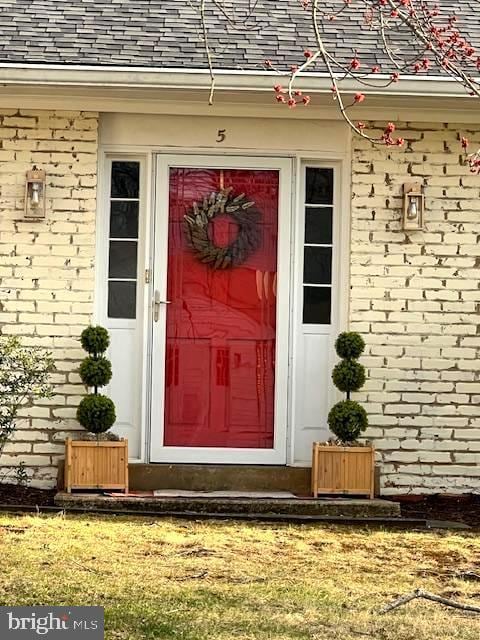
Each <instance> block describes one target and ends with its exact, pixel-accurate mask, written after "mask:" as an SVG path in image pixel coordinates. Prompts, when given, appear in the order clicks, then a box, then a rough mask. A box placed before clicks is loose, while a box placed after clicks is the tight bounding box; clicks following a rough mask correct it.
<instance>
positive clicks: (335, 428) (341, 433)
mask: <svg viewBox="0 0 480 640" xmlns="http://www.w3.org/2000/svg"><path fill="white" fill-rule="evenodd" d="M335 349H336V351H337V354H338V356H339V357H340V358H343V359H342V360H341V361H340V362H339V363H338V364H336V365H335V367H334V369H333V373H332V380H333V382H334V384H335V386H336V387H337V389H339V390H340V391H343V392H344V393H346V394H347V399H346V400H342V402H338V403H337V404H336V405H335V406H334V407H332V409H331V410H330V413H329V414H328V425H329V427H330V430H331V431H332V433H334V434H335V435H336V436H337V438H338V439H339V440H340V441H341V442H342V443H345V444H349V443H353V442H355V441H356V440H357V438H358V437H359V436H360V434H361V433H362V432H363V431H365V429H366V428H367V427H368V418H367V412H366V411H365V409H364V408H363V407H362V406H360V405H359V404H358V402H354V401H353V400H351V399H350V394H351V393H352V392H353V391H358V390H359V389H361V388H362V387H363V385H364V384H365V367H364V366H363V365H362V364H360V363H359V362H357V358H359V357H360V356H361V354H362V353H363V350H364V349H365V341H364V340H363V338H362V336H361V335H360V334H358V333H354V332H353V331H350V332H344V333H341V334H340V335H339V336H338V338H337V340H336V342H335Z"/></svg>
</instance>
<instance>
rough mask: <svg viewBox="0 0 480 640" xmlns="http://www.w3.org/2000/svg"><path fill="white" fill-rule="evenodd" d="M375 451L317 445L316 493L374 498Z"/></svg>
mask: <svg viewBox="0 0 480 640" xmlns="http://www.w3.org/2000/svg"><path fill="white" fill-rule="evenodd" d="M374 474H375V449H374V448H373V447H341V446H329V445H322V444H320V443H318V442H314V443H313V460H312V493H313V496H314V497H315V498H316V497H317V496H318V495H319V494H321V493H326V494H328V493H333V494H343V495H366V496H368V497H369V498H373V497H374V491H375V484H374V483H375V475H374Z"/></svg>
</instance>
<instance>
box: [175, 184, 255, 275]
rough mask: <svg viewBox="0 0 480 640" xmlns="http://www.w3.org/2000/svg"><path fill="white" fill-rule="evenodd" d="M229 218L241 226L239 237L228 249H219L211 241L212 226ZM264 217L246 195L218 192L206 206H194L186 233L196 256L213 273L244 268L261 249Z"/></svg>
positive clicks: (185, 224) (227, 191)
mask: <svg viewBox="0 0 480 640" xmlns="http://www.w3.org/2000/svg"><path fill="white" fill-rule="evenodd" d="M221 215H229V216H231V217H232V218H233V220H234V221H235V222H236V223H237V225H238V233H237V236H236V238H235V240H233V241H232V242H231V243H230V244H229V245H227V246H226V247H219V246H217V245H216V244H215V243H214V242H213V240H212V237H211V235H212V234H211V222H212V221H213V220H214V219H215V218H216V217H218V216H221ZM261 217H262V216H261V213H260V211H259V210H258V208H257V207H256V206H255V203H254V202H253V201H252V200H249V199H248V198H247V197H246V195H245V194H244V193H241V194H240V195H238V196H235V195H234V194H233V193H232V188H231V187H229V188H228V189H221V190H220V191H214V192H212V193H211V194H210V195H209V196H205V197H204V199H203V202H202V203H200V204H199V203H197V202H194V203H193V204H192V206H191V208H190V210H189V211H188V213H187V214H186V215H185V216H184V233H185V237H186V240H187V242H188V245H189V247H190V248H191V249H192V251H193V252H194V254H195V256H196V257H197V258H198V260H200V262H203V263H205V264H207V265H209V266H210V267H212V268H213V269H227V268H229V267H238V266H239V265H241V264H243V263H244V262H245V260H247V258H249V257H250V256H251V255H252V254H253V253H254V252H255V251H256V250H257V249H258V248H259V246H260V241H261V233H260V225H259V223H260V220H261Z"/></svg>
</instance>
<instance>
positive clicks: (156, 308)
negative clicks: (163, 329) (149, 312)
mask: <svg viewBox="0 0 480 640" xmlns="http://www.w3.org/2000/svg"><path fill="white" fill-rule="evenodd" d="M161 304H170V300H161V298H160V291H158V290H156V291H155V293H154V294H153V319H154V321H155V322H158V318H159V316H160V305H161Z"/></svg>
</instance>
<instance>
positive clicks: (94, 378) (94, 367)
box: [80, 356, 112, 387]
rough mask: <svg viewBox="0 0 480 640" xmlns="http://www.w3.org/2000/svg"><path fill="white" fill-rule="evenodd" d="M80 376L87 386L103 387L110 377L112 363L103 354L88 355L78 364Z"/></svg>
mask: <svg viewBox="0 0 480 640" xmlns="http://www.w3.org/2000/svg"><path fill="white" fill-rule="evenodd" d="M80 377H81V379H82V381H83V383H84V384H86V385H87V387H104V386H105V385H106V384H108V383H109V382H110V380H111V379H112V365H111V364H110V360H107V358H105V357H104V356H99V357H97V358H95V357H94V356H89V357H88V358H85V360H83V362H82V364H81V365H80Z"/></svg>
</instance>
